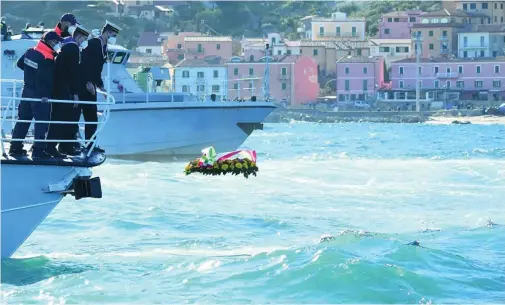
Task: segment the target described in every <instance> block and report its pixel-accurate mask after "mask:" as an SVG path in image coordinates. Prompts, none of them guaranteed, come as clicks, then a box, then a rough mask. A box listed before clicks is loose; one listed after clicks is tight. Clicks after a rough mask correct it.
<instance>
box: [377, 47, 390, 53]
mask: <svg viewBox="0 0 505 305" xmlns="http://www.w3.org/2000/svg"><path fill="white" fill-rule="evenodd" d="M379 52H381V53H389V47H380V48H379Z"/></svg>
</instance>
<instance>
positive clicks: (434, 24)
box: [412, 22, 471, 29]
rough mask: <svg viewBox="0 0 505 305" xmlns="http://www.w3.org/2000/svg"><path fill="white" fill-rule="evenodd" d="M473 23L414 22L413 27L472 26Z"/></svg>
mask: <svg viewBox="0 0 505 305" xmlns="http://www.w3.org/2000/svg"><path fill="white" fill-rule="evenodd" d="M470 25H471V24H468V23H467V25H465V24H461V23H456V22H449V23H414V24H413V25H412V28H415V29H421V28H464V27H465V26H470Z"/></svg>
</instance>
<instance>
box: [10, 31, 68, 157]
mask: <svg viewBox="0 0 505 305" xmlns="http://www.w3.org/2000/svg"><path fill="white" fill-rule="evenodd" d="M61 41H62V39H61V37H60V36H59V35H58V34H57V33H55V32H53V31H51V32H47V33H45V34H44V35H43V36H42V38H41V39H40V41H39V42H38V43H37V45H36V46H35V47H34V48H31V49H28V50H27V51H26V53H25V54H23V56H21V57H20V58H19V60H18V62H17V66H18V67H19V68H20V69H21V70H23V71H24V87H23V92H22V95H21V96H22V97H26V98H36V99H41V101H40V102H29V101H23V100H22V101H21V102H20V103H19V107H18V118H19V120H26V121H31V120H32V119H34V118H35V121H49V120H50V119H51V104H50V103H48V99H49V97H50V96H51V95H52V91H53V74H54V58H55V57H56V52H57V51H58V50H59V45H60V42H61ZM48 127H49V124H48V123H35V140H44V139H45V138H46V133H47V129H48ZM29 128H30V123H26V122H17V123H16V126H15V127H14V131H13V133H12V138H13V139H24V138H25V137H26V135H27V133H28V129H29ZM32 148H33V152H32V158H34V159H36V158H49V157H51V156H50V155H49V154H47V152H46V143H45V142H35V143H34V144H33V147H32ZM9 154H10V155H26V150H24V149H23V142H21V141H13V142H12V144H11V147H10V149H9Z"/></svg>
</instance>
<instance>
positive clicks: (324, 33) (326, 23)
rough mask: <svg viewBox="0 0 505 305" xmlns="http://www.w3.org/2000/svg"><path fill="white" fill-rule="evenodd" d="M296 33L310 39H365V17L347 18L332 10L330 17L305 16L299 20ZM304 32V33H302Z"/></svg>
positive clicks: (344, 14) (343, 14)
mask: <svg viewBox="0 0 505 305" xmlns="http://www.w3.org/2000/svg"><path fill="white" fill-rule="evenodd" d="M300 22H301V25H302V26H301V27H300V28H299V29H298V33H300V34H301V35H302V37H303V38H305V39H310V40H361V41H363V40H365V32H366V20H365V18H349V17H347V14H346V13H343V12H334V13H332V14H331V17H330V18H322V17H318V16H307V17H304V18H302V19H301V20H300ZM304 33H305V35H303V34H304Z"/></svg>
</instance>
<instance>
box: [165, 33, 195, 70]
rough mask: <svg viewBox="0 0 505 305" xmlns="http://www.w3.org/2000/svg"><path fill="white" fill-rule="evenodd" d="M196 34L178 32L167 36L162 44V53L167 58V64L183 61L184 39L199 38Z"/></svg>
mask: <svg viewBox="0 0 505 305" xmlns="http://www.w3.org/2000/svg"><path fill="white" fill-rule="evenodd" d="M201 35H202V34H201V33H198V32H180V33H174V34H169V35H167V38H166V40H165V41H164V42H163V46H162V52H163V54H164V55H166V56H167V57H168V62H169V63H171V64H177V63H179V62H180V61H181V60H183V59H184V54H185V50H184V38H185V37H186V36H193V37H194V36H201Z"/></svg>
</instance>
